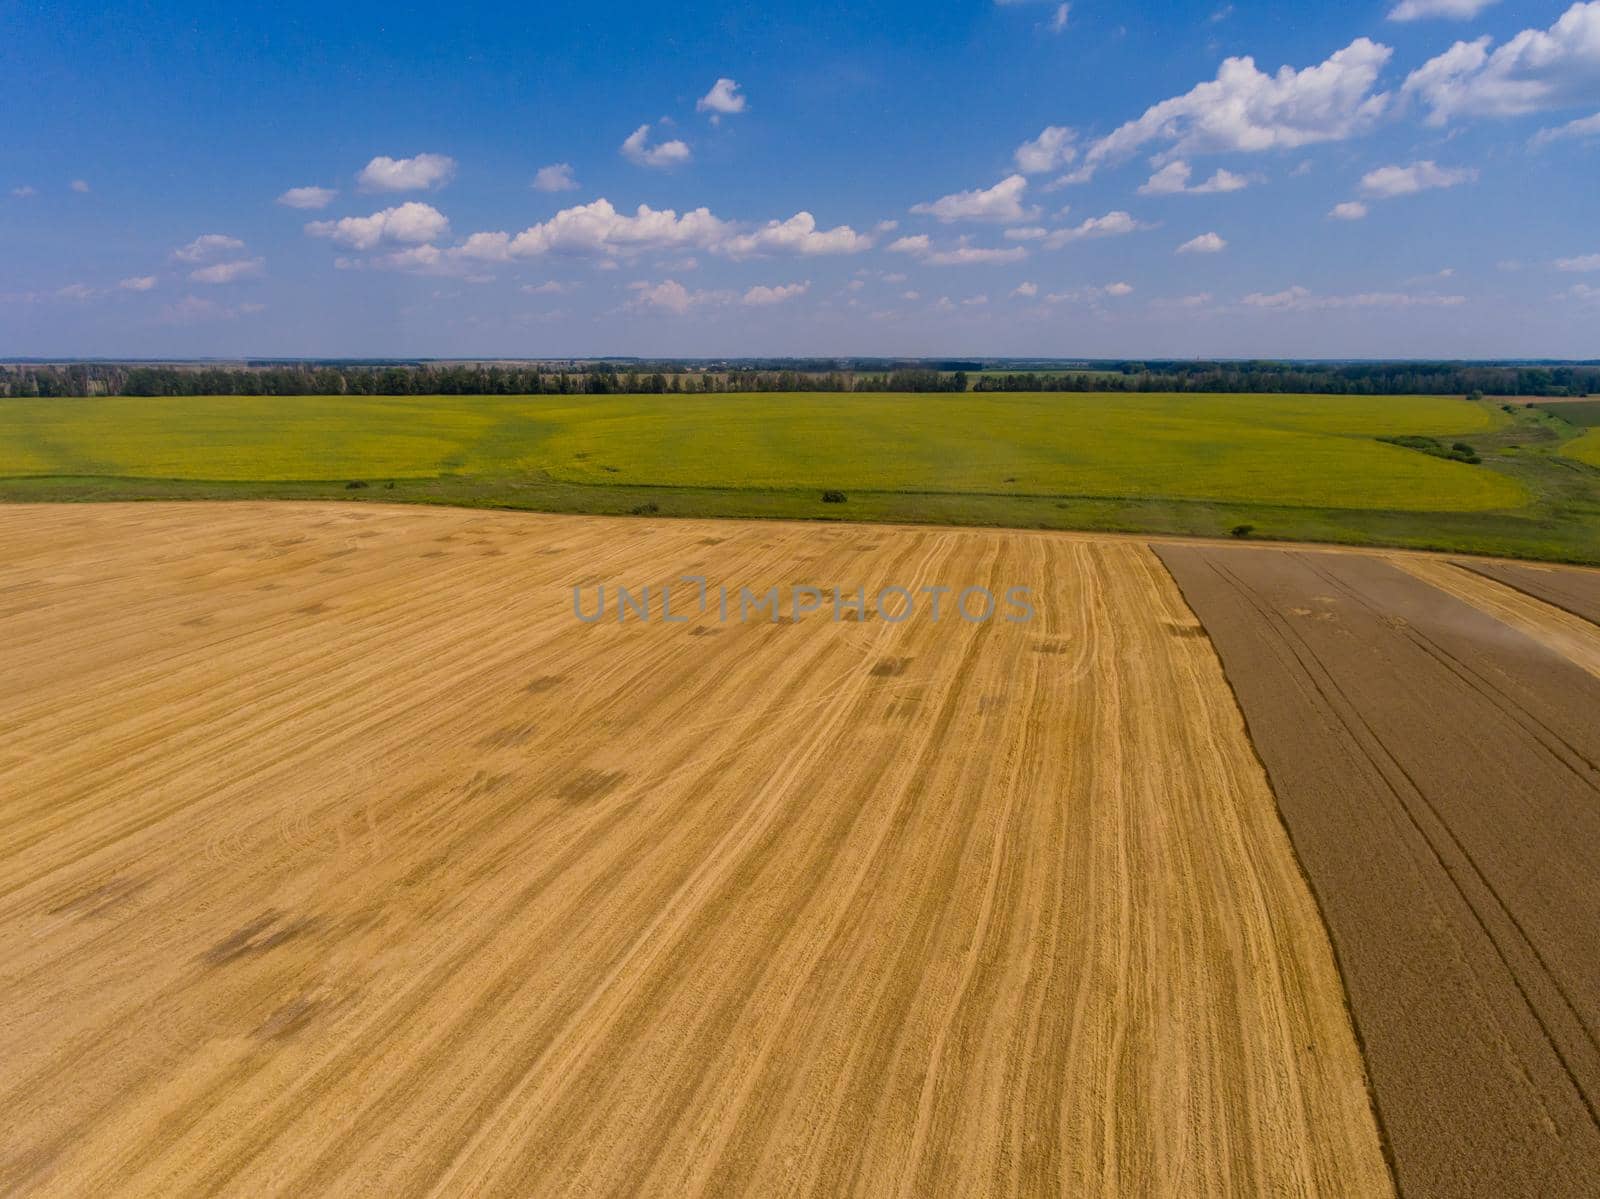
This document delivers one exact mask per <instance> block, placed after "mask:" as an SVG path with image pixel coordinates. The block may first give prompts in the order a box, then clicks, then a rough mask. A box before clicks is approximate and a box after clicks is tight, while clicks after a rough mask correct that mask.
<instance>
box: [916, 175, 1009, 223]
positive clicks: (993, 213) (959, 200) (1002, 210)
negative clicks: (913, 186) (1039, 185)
mask: <svg viewBox="0 0 1600 1199" xmlns="http://www.w3.org/2000/svg"><path fill="white" fill-rule="evenodd" d="M1027 190H1028V181H1027V180H1026V179H1025V178H1023V177H1022V176H1021V175H1008V176H1007V177H1006V178H1004V179H1002V180H1000V182H999V183H996V184H995V185H994V186H993V187H988V188H979V189H975V190H973V191H964V192H955V193H953V194H951V195H948V196H942V197H940V198H939V199H937V200H933V201H930V202H928V203H924V204H913V205H912V206H911V211H912V212H914V213H917V214H918V215H920V216H931V217H936V218H938V219H939V220H941V221H944V222H945V223H947V224H948V223H949V222H951V221H995V222H998V223H999V224H1002V225H1012V224H1016V223H1018V222H1020V221H1031V220H1037V219H1038V216H1039V210H1038V209H1037V208H1024V207H1023V205H1022V193H1023V192H1025V191H1027Z"/></svg>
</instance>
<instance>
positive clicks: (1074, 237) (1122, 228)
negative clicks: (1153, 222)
mask: <svg viewBox="0 0 1600 1199" xmlns="http://www.w3.org/2000/svg"><path fill="white" fill-rule="evenodd" d="M1148 228H1150V226H1149V225H1146V224H1144V223H1142V222H1140V221H1136V220H1134V219H1133V216H1132V215H1131V214H1129V213H1126V212H1122V211H1120V210H1118V211H1116V212H1108V213H1106V214H1105V215H1104V216H1092V217H1086V218H1084V219H1083V220H1082V221H1079V222H1078V223H1077V224H1076V225H1074V226H1072V228H1070V229H1057V230H1056V231H1055V232H1054V233H1052V234H1050V235H1049V236H1048V237H1046V238H1045V239H1044V245H1045V249H1047V250H1059V249H1060V248H1061V247H1062V246H1064V245H1066V244H1067V243H1068V242H1074V241H1082V240H1083V239H1085V238H1090V237H1121V236H1122V235H1123V234H1126V233H1136V232H1138V231H1139V230H1140V229H1148Z"/></svg>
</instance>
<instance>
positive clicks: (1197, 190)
mask: <svg viewBox="0 0 1600 1199" xmlns="http://www.w3.org/2000/svg"><path fill="white" fill-rule="evenodd" d="M1193 173H1194V171H1193V168H1192V167H1190V166H1189V164H1188V163H1186V162H1184V161H1183V159H1181V158H1179V159H1175V160H1174V161H1172V162H1169V163H1168V164H1167V165H1166V166H1164V167H1162V168H1161V169H1160V170H1158V171H1157V172H1156V173H1155V174H1154V175H1151V176H1150V178H1149V179H1148V180H1146V181H1145V182H1144V183H1143V184H1141V185H1140V187H1139V194H1140V195H1141V196H1203V195H1210V194H1213V193H1217V192H1236V191H1241V190H1243V189H1244V188H1246V187H1249V186H1250V181H1249V180H1248V179H1246V178H1245V177H1244V176H1243V175H1235V174H1234V173H1233V172H1232V171H1225V170H1221V169H1220V168H1219V169H1218V170H1217V172H1216V173H1215V174H1213V175H1212V176H1211V178H1209V179H1207V180H1206V181H1205V182H1204V183H1200V184H1197V185H1195V186H1194V187H1190V186H1189V176H1190V175H1191V174H1193Z"/></svg>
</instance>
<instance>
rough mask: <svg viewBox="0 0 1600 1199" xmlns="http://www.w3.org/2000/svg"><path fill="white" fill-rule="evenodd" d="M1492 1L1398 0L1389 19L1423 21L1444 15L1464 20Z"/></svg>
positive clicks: (1451, 18) (1492, 1) (1450, 18)
mask: <svg viewBox="0 0 1600 1199" xmlns="http://www.w3.org/2000/svg"><path fill="white" fill-rule="evenodd" d="M1493 3H1495V0H1400V3H1399V4H1397V5H1395V6H1394V7H1393V8H1391V9H1390V10H1389V19H1390V20H1391V21H1425V20H1427V19H1428V18H1430V17H1444V18H1447V19H1449V20H1452V21H1466V20H1470V19H1471V18H1473V17H1475V16H1477V15H1478V14H1479V13H1481V12H1482V11H1483V10H1484V9H1486V8H1488V7H1489V6H1490V5H1491V4H1493Z"/></svg>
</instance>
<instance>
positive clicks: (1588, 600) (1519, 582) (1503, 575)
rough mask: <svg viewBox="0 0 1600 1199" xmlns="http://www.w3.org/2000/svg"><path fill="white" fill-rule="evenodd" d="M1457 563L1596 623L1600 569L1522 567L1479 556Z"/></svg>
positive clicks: (1599, 609) (1599, 622)
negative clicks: (1473, 559)
mask: <svg viewBox="0 0 1600 1199" xmlns="http://www.w3.org/2000/svg"><path fill="white" fill-rule="evenodd" d="M1461 566H1463V567H1464V568H1465V569H1467V570H1471V571H1476V572H1477V573H1478V574H1481V575H1483V576H1484V577H1485V578H1487V579H1493V580H1494V581H1495V582H1497V583H1504V584H1505V585H1506V586H1507V587H1515V588H1516V589H1517V590H1518V591H1522V592H1526V593H1527V594H1528V595H1531V596H1533V597H1534V598H1535V599H1539V600H1543V601H1544V602H1545V603H1547V604H1550V605H1552V606H1554V607H1557V608H1560V609H1562V610H1563V611H1565V612H1570V613H1572V614H1573V615H1574V616H1578V617H1582V618H1583V619H1584V620H1587V621H1589V622H1591V623H1592V624H1597V625H1600V570H1572V569H1566V568H1562V567H1559V566H1525V565H1523V564H1521V563H1516V562H1489V561H1484V560H1482V559H1479V560H1476V561H1465V562H1462V563H1461Z"/></svg>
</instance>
